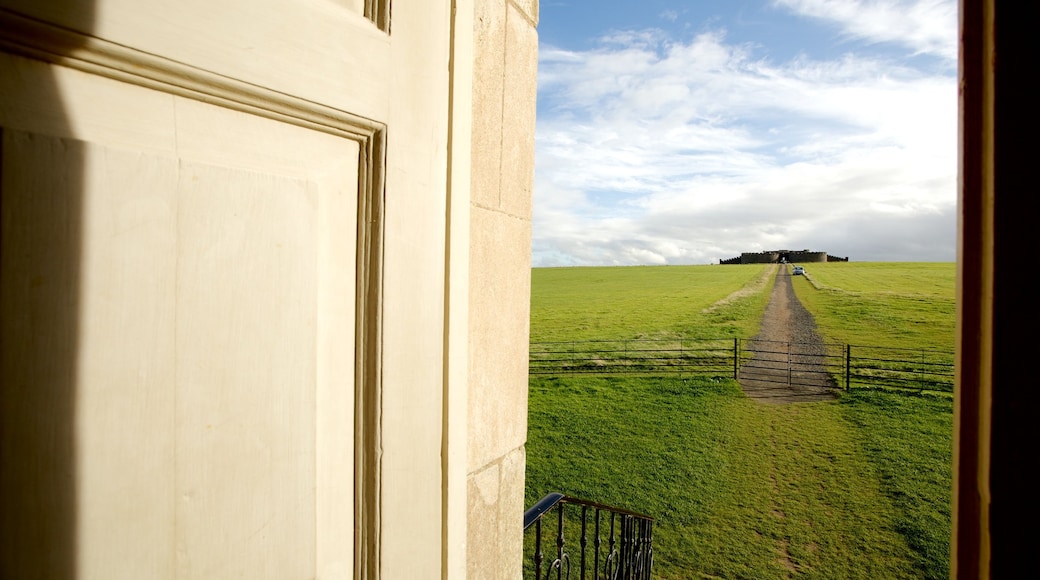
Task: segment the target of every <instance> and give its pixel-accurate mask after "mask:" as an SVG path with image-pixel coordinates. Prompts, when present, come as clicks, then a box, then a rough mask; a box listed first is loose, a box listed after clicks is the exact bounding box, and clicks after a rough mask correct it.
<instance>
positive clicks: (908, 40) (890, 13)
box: [774, 0, 957, 62]
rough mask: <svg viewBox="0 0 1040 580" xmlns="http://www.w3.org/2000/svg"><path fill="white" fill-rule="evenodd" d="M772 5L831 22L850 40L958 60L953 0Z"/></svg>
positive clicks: (811, 0)
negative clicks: (881, 44)
mask: <svg viewBox="0 0 1040 580" xmlns="http://www.w3.org/2000/svg"><path fill="white" fill-rule="evenodd" d="M774 4H775V5H777V6H780V7H784V8H788V9H790V10H792V11H794V12H795V13H797V14H800V15H803V16H809V17H812V18H817V19H819V20H824V21H827V22H830V23H832V24H834V25H836V26H838V27H839V28H840V29H841V30H842V32H843V33H844V34H846V35H848V36H849V37H852V38H858V39H862V40H866V41H868V42H877V43H881V42H886V43H888V42H891V43H898V44H901V45H903V46H906V47H908V48H909V49H910V50H912V51H913V52H914V53H917V54H932V55H936V56H940V57H943V58H945V59H947V60H949V61H951V62H956V60H957V37H956V34H955V31H956V30H957V2H956V1H954V0H774Z"/></svg>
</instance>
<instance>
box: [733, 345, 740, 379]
mask: <svg viewBox="0 0 1040 580" xmlns="http://www.w3.org/2000/svg"><path fill="white" fill-rule="evenodd" d="M739 345H740V339H739V338H734V339H733V380H737V371H738V369H739V366H738V364H739V362H740V346H739Z"/></svg>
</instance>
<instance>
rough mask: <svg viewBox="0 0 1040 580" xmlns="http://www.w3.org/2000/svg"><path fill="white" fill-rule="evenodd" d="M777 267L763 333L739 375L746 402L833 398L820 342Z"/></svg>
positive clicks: (787, 275) (786, 273)
mask: <svg viewBox="0 0 1040 580" xmlns="http://www.w3.org/2000/svg"><path fill="white" fill-rule="evenodd" d="M791 278H792V276H791V275H790V272H789V270H788V267H787V266H786V265H781V266H779V268H778V272H777V274H776V284H775V285H774V286H773V294H772V296H771V297H770V299H769V305H768V306H767V307H766V312H765V314H764V315H763V316H762V327H761V330H760V331H759V334H758V336H756V337H755V338H754V339H752V341H751V345H750V350H751V351H753V353H754V354H753V356H752V357H751V359H750V360H749V361H747V362H746V363H744V365H743V366H742V367H741V369H740V373H739V374H738V377H737V378H738V380H739V381H740V386H741V388H742V389H744V392H745V393H746V394H747V396H749V397H751V398H752V399H755V400H757V401H759V402H762V403H774V404H783V403H799V402H806V401H824V400H829V399H834V398H836V385H835V384H834V382H833V380H832V379H831V378H830V377H829V376H828V375H826V374H825V373H822V372H821V366H820V365H821V364H822V362H823V357H822V355H823V354H824V352H825V351H824V344H823V340H822V339H821V338H820V336H819V335H818V334H817V333H816V321H815V320H813V317H812V314H809V311H807V310H806V309H805V307H804V306H802V303H801V302H800V301H799V300H798V297H797V296H795V293H794V287H793V286H792V285H791Z"/></svg>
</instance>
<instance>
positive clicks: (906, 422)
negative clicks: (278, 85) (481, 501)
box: [526, 378, 952, 580]
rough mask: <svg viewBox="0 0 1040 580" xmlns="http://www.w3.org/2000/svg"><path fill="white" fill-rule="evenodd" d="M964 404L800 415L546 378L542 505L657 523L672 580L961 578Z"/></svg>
mask: <svg viewBox="0 0 1040 580" xmlns="http://www.w3.org/2000/svg"><path fill="white" fill-rule="evenodd" d="M951 407H952V405H951V402H950V401H949V400H948V399H925V398H920V397H908V396H906V395H899V394H893V393H885V392H880V391H870V390H863V391H856V392H854V393H853V394H851V395H849V396H846V397H844V398H843V399H842V400H840V401H835V402H825V403H816V404H797V405H785V406H771V405H761V404H758V403H755V402H753V401H751V400H749V399H746V398H745V397H744V396H743V394H742V393H741V392H740V390H739V387H738V386H737V385H736V383H735V382H733V381H723V382H712V381H703V382H696V381H685V382H684V381H682V380H680V379H611V378H601V379H599V378H569V379H535V380H532V381H531V391H530V403H529V424H530V431H529V438H528V445H527V456H528V467H527V498H526V499H527V504H528V505H530V504H533V503H534V502H535V501H537V499H539V498H540V497H542V496H543V495H544V494H545V493H548V492H550V491H562V492H564V493H568V494H570V495H574V496H578V497H582V498H586V499H592V500H594V501H599V502H604V503H608V504H612V505H618V506H622V507H627V508H630V509H634V510H637V511H641V512H644V513H648V514H650V515H653V516H655V517H656V518H657V522H656V526H655V540H654V541H655V544H654V545H655V558H656V561H655V577H659V578H711V577H718V578H755V579H762V580H765V579H770V578H789V577H791V576H792V575H797V576H799V577H805V578H828V579H829V578H865V579H866V578H945V577H947V576H948V564H947V561H948V558H949V542H948V538H949V530H950V527H949V483H950V468H949V465H950V457H951V437H950V433H951V418H952V410H951Z"/></svg>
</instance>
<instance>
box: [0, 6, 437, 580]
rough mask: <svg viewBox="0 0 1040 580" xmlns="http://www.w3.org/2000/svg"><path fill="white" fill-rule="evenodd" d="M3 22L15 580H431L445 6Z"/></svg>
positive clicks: (7, 416)
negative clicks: (401, 579) (411, 579)
mask: <svg viewBox="0 0 1040 580" xmlns="http://www.w3.org/2000/svg"><path fill="white" fill-rule="evenodd" d="M0 6H2V8H3V9H2V11H0V18H2V21H0V49H2V50H3V52H0V95H2V101H0V138H2V141H0V187H2V189H0V193H2V202H0V225H2V232H0V233H2V237H0V266H2V270H0V276H2V278H0V281H2V284H3V287H2V288H3V292H2V295H0V313H2V327H3V328H2V330H3V334H2V360H0V362H2V365H0V371H2V380H3V384H2V391H0V393H2V395H0V396H2V399H0V405H2V411H0V413H2V417H0V418H2V426H0V462H2V463H0V467H2V470H0V513H3V514H4V515H3V518H2V524H0V534H2V535H0V577H3V578H55V577H62V578H72V577H76V578H105V579H109V578H128V579H141V578H184V579H189V578H190V579H195V578H220V579H224V578H245V579H250V580H252V579H259V578H273V579H289V578H315V577H317V578H349V577H377V576H380V575H383V576H385V577H420V576H428V575H430V574H431V573H432V574H434V575H436V574H439V571H440V568H441V566H440V561H439V558H440V557H441V556H440V554H441V546H440V545H439V541H440V538H441V523H440V520H441V515H442V514H441V511H440V510H441V505H442V504H441V491H440V490H441V475H440V469H441V460H440V450H441V431H440V430H441V429H442V421H443V416H442V413H441V411H440V404H441V403H440V393H441V390H442V389H441V384H440V377H441V375H442V370H441V367H440V366H439V365H440V364H441V360H442V358H443V356H442V354H441V344H442V343H443V332H444V331H443V318H444V317H443V302H444V298H443V290H444V281H443V275H444V271H445V270H444V253H445V251H444V239H445V232H444V227H445V222H444V215H445V209H444V208H445V192H444V187H445V183H446V173H445V172H446V146H447V145H446V144H447V112H448V104H447V92H448V91H447V83H448V78H447V74H448V66H447V65H448V48H449V17H450V16H449V10H448V2H446V1H438V2H432V1H427V0H423V1H422V2H396V3H395V4H394V14H393V19H392V20H391V19H390V14H389V8H388V2H387V1H386V0H384V1H376V0H367V1H365V0H248V1H246V0H181V1H179V2H175V3H163V2H158V1H142V0H97V1H96V2H94V3H91V2H73V1H68V2H60V1H59V2H39V1H38V0H0ZM390 30H392V34H391V33H388V32H387V31H390ZM406 332H407V333H408V334H407V335H406V334H405V333H406ZM388 345H389V346H388ZM412 349H415V350H417V351H418V352H411V353H409V354H408V355H407V356H406V355H404V354H398V352H401V353H403V352H406V351H409V350H412ZM404 426H407V428H405V427H404ZM404 515H407V518H406V517H404ZM413 517H414V518H417V519H418V520H419V522H418V523H414V522H413V523H410V524H409V529H405V528H403V527H402V526H401V525H400V524H399V522H404V521H410V520H411V518H413ZM403 554H408V558H410V559H411V561H410V562H405V561H404V560H403V559H401V558H400V557H399V556H400V555H403ZM413 568H414V570H413ZM416 570H424V571H425V572H424V573H422V574H420V575H413V573H412V572H414V571H416Z"/></svg>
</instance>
